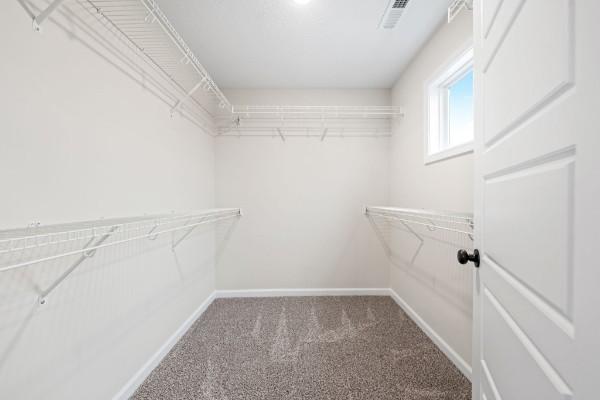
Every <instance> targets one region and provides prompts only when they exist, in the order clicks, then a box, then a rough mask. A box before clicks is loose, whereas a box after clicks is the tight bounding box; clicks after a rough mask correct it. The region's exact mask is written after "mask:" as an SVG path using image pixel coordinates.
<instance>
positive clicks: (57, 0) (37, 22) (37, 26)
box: [32, 0, 65, 32]
mask: <svg viewBox="0 0 600 400" xmlns="http://www.w3.org/2000/svg"><path fill="white" fill-rule="evenodd" d="M63 1H65V0H54V1H53V2H52V3H50V4H49V5H48V7H46V9H45V10H43V11H42V12H41V13H40V14H39V15H38V16H37V17H35V18H34V19H33V23H32V25H33V30H34V31H36V32H41V31H42V23H43V22H44V21H45V20H46V18H48V17H49V16H50V14H52V13H53V12H54V10H56V8H57V7H58V6H60V4H61V3H62V2H63Z"/></svg>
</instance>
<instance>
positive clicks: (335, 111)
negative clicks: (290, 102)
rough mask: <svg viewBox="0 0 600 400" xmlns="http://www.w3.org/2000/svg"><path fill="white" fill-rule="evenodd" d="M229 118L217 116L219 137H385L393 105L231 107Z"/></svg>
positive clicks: (397, 110) (396, 115)
mask: <svg viewBox="0 0 600 400" xmlns="http://www.w3.org/2000/svg"><path fill="white" fill-rule="evenodd" d="M231 114H232V115H225V114H220V115H219V116H218V117H217V129H218V131H217V132H218V134H219V135H220V136H240V137H241V136H244V137H246V136H279V137H280V138H281V139H282V140H285V138H286V137H293V136H300V137H319V138H321V140H323V139H325V138H326V137H335V136H337V137H357V136H360V137H386V136H390V135H391V131H392V123H393V121H394V119H395V118H399V117H401V116H402V115H403V113H402V109H401V108H400V107H396V106H233V107H232V111H231Z"/></svg>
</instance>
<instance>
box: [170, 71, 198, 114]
mask: <svg viewBox="0 0 600 400" xmlns="http://www.w3.org/2000/svg"><path fill="white" fill-rule="evenodd" d="M205 80H206V78H205V79H202V80H201V81H200V82H198V83H197V84H196V85H195V86H194V87H193V88H191V89H190V91H189V92H187V93H186V94H185V96H183V97H182V98H181V99H179V101H177V103H175V105H174V106H173V108H171V116H173V115H174V114H175V112H177V111H178V110H179V108H180V107H181V106H182V105H183V103H184V102H185V101H186V100H187V99H189V98H190V97H192V95H193V94H194V92H196V90H198V89H200V86H202V84H204V81H205Z"/></svg>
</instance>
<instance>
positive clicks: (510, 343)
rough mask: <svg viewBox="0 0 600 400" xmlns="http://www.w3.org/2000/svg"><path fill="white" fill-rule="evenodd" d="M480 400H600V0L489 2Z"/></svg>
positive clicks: (476, 367)
mask: <svg viewBox="0 0 600 400" xmlns="http://www.w3.org/2000/svg"><path fill="white" fill-rule="evenodd" d="M474 6H475V8H474V17H475V18H474V20H475V32H474V35H475V74H476V77H475V96H476V106H475V107H476V111H475V112H476V132H477V133H476V167H475V168H476V171H475V179H476V186H475V187H476V200H475V218H476V247H477V248H478V249H479V252H480V256H481V265H480V268H479V269H477V270H476V273H475V277H476V279H475V280H474V281H475V288H474V292H475V294H474V349H473V350H474V351H473V353H474V358H473V392H474V397H473V398H474V399H487V400H493V399H495V400H500V399H502V400H554V399H572V398H573V399H581V400H594V399H600V262H599V261H598V259H599V257H598V254H597V252H598V251H600V230H599V227H600V217H599V215H600V214H599V209H600V140H599V138H600V118H599V117H598V116H599V115H600V101H599V99H600V57H599V54H600V1H599V0H479V1H476V2H475V5H474Z"/></svg>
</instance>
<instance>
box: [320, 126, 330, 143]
mask: <svg viewBox="0 0 600 400" xmlns="http://www.w3.org/2000/svg"><path fill="white" fill-rule="evenodd" d="M328 130H329V128H325V129H323V133H322V134H321V142H322V141H323V140H325V136H327V131H328Z"/></svg>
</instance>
